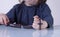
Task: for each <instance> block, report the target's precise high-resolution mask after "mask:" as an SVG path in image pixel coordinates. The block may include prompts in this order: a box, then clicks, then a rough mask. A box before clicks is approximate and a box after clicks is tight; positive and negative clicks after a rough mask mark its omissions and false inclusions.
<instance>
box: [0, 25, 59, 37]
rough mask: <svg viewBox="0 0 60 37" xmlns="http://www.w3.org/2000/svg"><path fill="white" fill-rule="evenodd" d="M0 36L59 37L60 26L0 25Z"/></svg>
mask: <svg viewBox="0 0 60 37" xmlns="http://www.w3.org/2000/svg"><path fill="white" fill-rule="evenodd" d="M0 37H60V26H56V27H54V28H53V29H43V30H34V29H24V28H13V27H6V26H4V25H1V26H0Z"/></svg>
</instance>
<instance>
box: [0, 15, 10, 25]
mask: <svg viewBox="0 0 60 37" xmlns="http://www.w3.org/2000/svg"><path fill="white" fill-rule="evenodd" d="M8 22H9V19H8V17H7V16H6V15H5V14H0V24H5V25H7V23H8Z"/></svg>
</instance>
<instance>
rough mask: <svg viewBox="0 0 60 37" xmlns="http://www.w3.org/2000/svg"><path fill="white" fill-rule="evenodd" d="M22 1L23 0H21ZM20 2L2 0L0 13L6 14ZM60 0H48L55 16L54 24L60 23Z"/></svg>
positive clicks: (0, 1) (0, 0) (16, 0)
mask: <svg viewBox="0 0 60 37" xmlns="http://www.w3.org/2000/svg"><path fill="white" fill-rule="evenodd" d="M21 1H22V0H21ZM17 3H19V1H18V0H0V13H4V14H6V13H7V12H8V11H9V10H10V9H11V8H12V7H13V6H14V5H15V4H17ZM59 3H60V0H47V4H48V5H49V7H50V9H51V11H52V12H51V13H52V16H53V18H54V26H56V25H60V16H59V14H60V13H59V12H60V4H59Z"/></svg>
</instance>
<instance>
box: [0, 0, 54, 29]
mask: <svg viewBox="0 0 60 37" xmlns="http://www.w3.org/2000/svg"><path fill="white" fill-rule="evenodd" d="M14 22H16V24H22V25H23V26H28V27H29V26H31V27H32V28H34V29H38V30H39V29H40V28H41V29H45V28H51V27H52V26H53V18H52V15H51V10H50V8H49V6H48V5H47V4H46V0H23V2H22V3H21V4H16V5H15V6H14V7H13V8H12V9H11V10H10V11H9V12H8V13H7V14H6V15H5V14H0V24H5V25H8V23H14Z"/></svg>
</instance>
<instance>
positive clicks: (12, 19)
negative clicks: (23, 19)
mask: <svg viewBox="0 0 60 37" xmlns="http://www.w3.org/2000/svg"><path fill="white" fill-rule="evenodd" d="M18 6H19V4H16V5H14V6H13V8H12V9H11V10H10V11H9V12H8V13H7V14H6V15H7V17H8V18H9V20H10V23H14V22H16V17H15V16H16V15H15V14H16V8H17V7H18Z"/></svg>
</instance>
